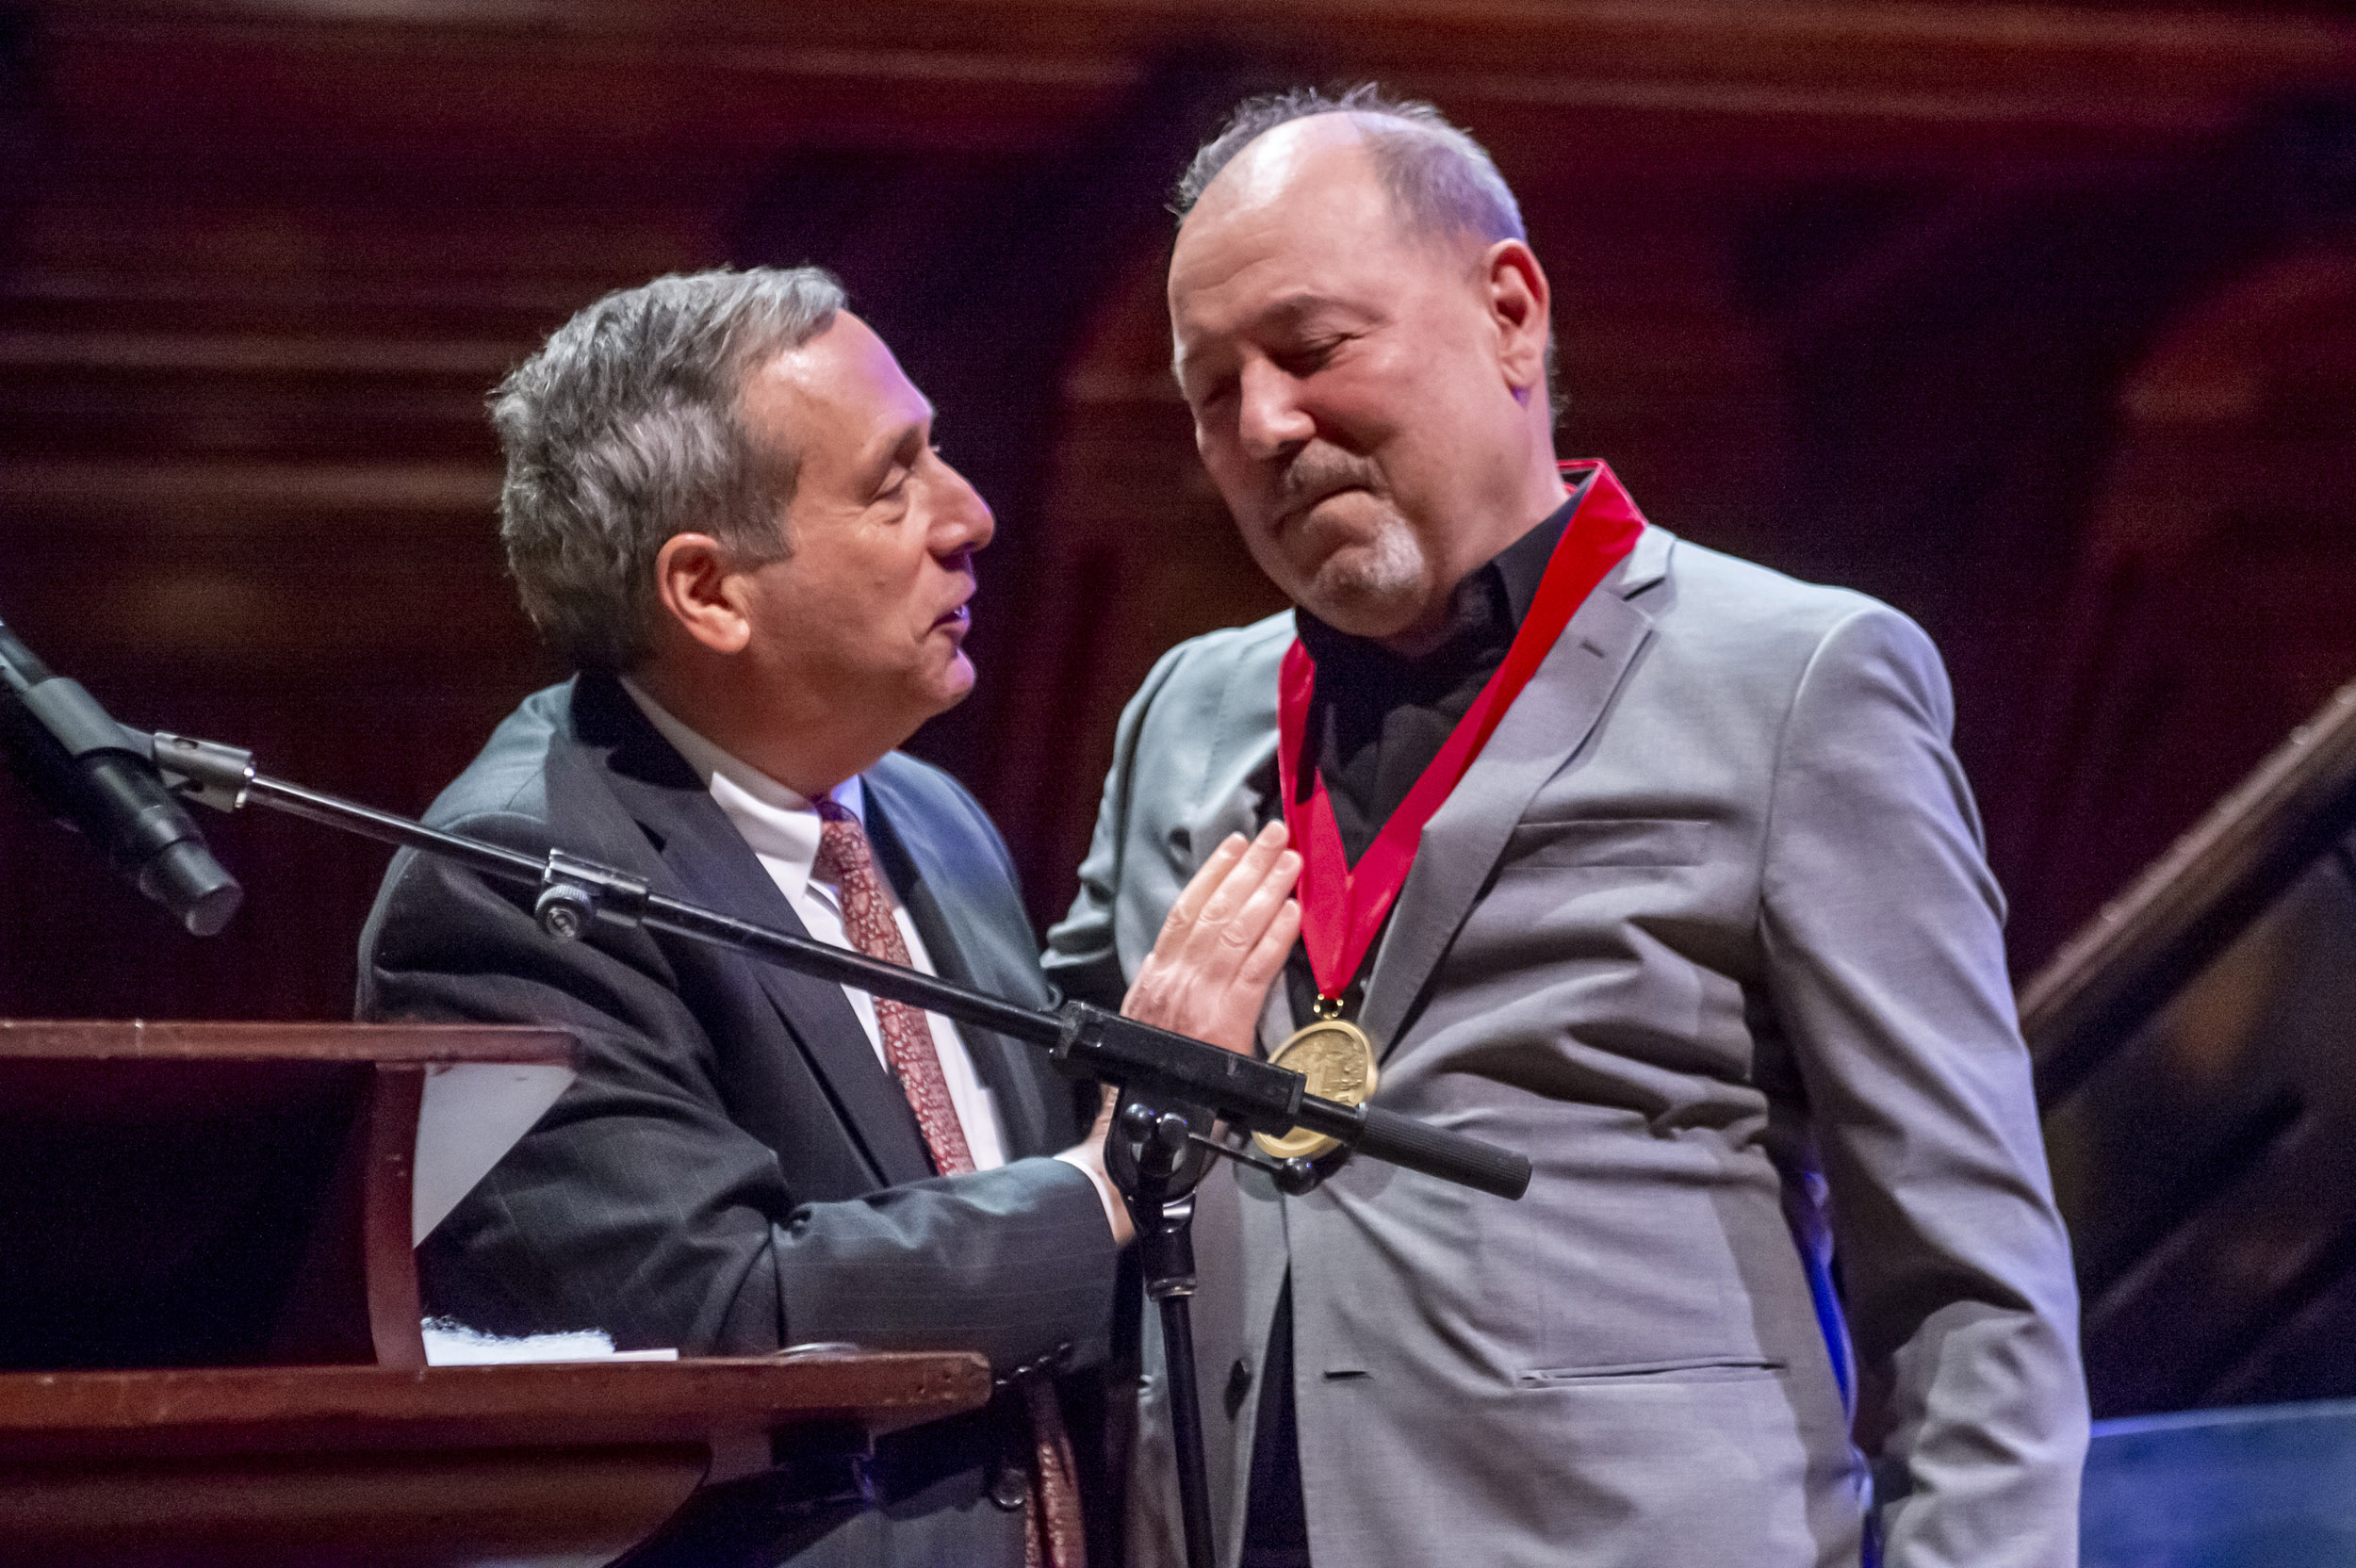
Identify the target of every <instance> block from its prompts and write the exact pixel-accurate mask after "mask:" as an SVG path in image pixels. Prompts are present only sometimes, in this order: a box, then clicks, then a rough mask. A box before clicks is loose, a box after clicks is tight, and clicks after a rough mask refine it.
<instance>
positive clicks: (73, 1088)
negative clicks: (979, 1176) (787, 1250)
mask: <svg viewBox="0 0 2356 1568" xmlns="http://www.w3.org/2000/svg"><path fill="white" fill-rule="evenodd" d="M572 1053H573V1046H572V1042H571V1040H570V1038H569V1037H566V1036H564V1035H563V1034H561V1033H558V1032H554V1031H548V1030H534V1029H490V1028H454V1027H439V1026H424V1025H324V1024H323V1025H262V1024H189V1023H182V1024H141V1023H86V1022H54V1023H53V1022H6V1021H0V1226H5V1229H0V1235H4V1236H5V1237H7V1238H8V1239H7V1241H6V1243H5V1244H4V1245H0V1367H6V1368H8V1370H6V1371H0V1563H5V1564H9V1565H14V1564H28V1565H29V1564H34V1563H39V1564H42V1565H44V1568H65V1565H69V1564H93V1565H95V1564H108V1565H129V1564H141V1565H151V1564H152V1565H163V1564H170V1565H172V1568H195V1565H199V1564H204V1565H211V1564H222V1565H226V1564H231V1563H236V1564H240V1565H257V1568H279V1565H285V1568H292V1565H294V1564H306V1565H310V1564H336V1565H352V1568H363V1565H365V1568H413V1565H414V1568H427V1565H432V1568H489V1565H491V1564H494V1563H496V1564H499V1565H502V1568H507V1565H516V1568H520V1565H523V1564H545V1565H548V1568H554V1565H557V1564H564V1565H567V1568H594V1565H597V1564H602V1563H605V1562H607V1561H610V1560H613V1559H614V1557H615V1556H617V1555H618V1554H620V1553H622V1552H624V1551H626V1550H627V1549H628V1548H630V1546H631V1545H633V1544H636V1543H638V1542H640V1541H642V1540H643V1539H645V1538H646V1536H647V1535H649V1534H651V1533H652V1532H653V1531H654V1530H655V1529H656V1528H657V1527H659V1526H660V1525H661V1524H662V1523H663V1520H664V1519H665V1518H667V1517H669V1516H670V1514H671V1513H672V1512H673V1511H676V1510H677V1509H678V1508H679V1506H680V1504H681V1503H683V1502H684V1501H685V1500H686V1499H687V1497H688V1496H689V1495H690V1494H692V1493H693V1492H694V1491H695V1488H696V1486H697V1485H698V1484H700V1483H702V1482H704V1481H707V1480H725V1479H729V1478H734V1477H737V1476H741V1475H744V1474H747V1473H749V1472H751V1471H754V1470H758V1469H761V1468H763V1467H765V1466H766V1465H767V1464H768V1463H769V1462H770V1457H771V1438H772V1435H773V1434H775V1433H779V1432H799V1433H802V1434H804V1435H805V1436H806V1437H807V1438H808V1439H809V1440H810V1441H811V1442H812V1443H814V1444H821V1445H825V1446H832V1447H836V1448H840V1447H841V1446H844V1445H846V1444H847V1445H850V1446H856V1445H858V1444H859V1443H861V1442H864V1441H866V1440H868V1439H872V1438H873V1437H875V1436H877V1435H880V1434H882V1433H884V1432H888V1431H892V1430H896V1429H900V1428H903V1427H908V1426H912V1425H914V1424H916V1423H918V1422H921V1421H927V1420H932V1419H934V1418H936V1417H939V1416H942V1415H948V1414H953V1413H957V1412H958V1411H963V1410H970V1409H973V1408H974V1407H977V1406H979V1405H980V1404H982V1403H983V1402H985V1401H986V1400H987V1399H988V1398H989V1397H990V1372H989V1368H988V1366H987V1364H985V1363H984V1362H983V1361H982V1360H981V1358H979V1357H976V1356H970V1355H880V1356H878V1355H855V1354H843V1353H823V1352H822V1353H818V1354H814V1355H808V1356H789V1357H773V1358H763V1359H753V1360H707V1361H687V1362H595V1361H593V1362H577V1363H564V1364H537V1365H506V1366H446V1367H428V1366H427V1365H426V1364H425V1353H424V1345H423V1341H422V1338H421V1336H420V1334H419V1331H418V1309H417V1267H416V1263H415V1258H414V1254H413V1252H412V1244H413V1240H414V1236H415V1233H417V1232H418V1231H420V1230H422V1229H423V1228H426V1227H427V1226H429V1225H430V1223H431V1219H432V1218H438V1215H432V1216H429V1215H428V1214H427V1213H426V1212H425V1211H424V1209H423V1208H422V1207H421V1201H422V1200H423V1199H424V1197H425V1195H426V1194H427V1192H428V1189H429V1188H433V1187H435V1186H437V1185H438V1187H439V1188H440V1190H441V1191H442V1193H443V1198H442V1199H441V1200H439V1201H444V1202H447V1201H455V1200H454V1197H451V1196H450V1189H451V1187H452V1185H453V1183H452V1181H451V1180H450V1177H449V1173H448V1172H447V1171H444V1172H439V1173H438V1180H436V1179H435V1178H436V1177H437V1173H436V1172H434V1171H432V1170H429V1171H428V1172H427V1176H428V1178H429V1179H428V1180H426V1181H418V1180H417V1179H416V1178H417V1169H416V1167H417V1156H418V1151H419V1148H420V1133H421V1129H420V1111H421V1108H422V1107H425V1106H427V1105H428V1104H429V1103H441V1104H443V1105H444V1107H445V1113H446V1114H444V1115H442V1116H441V1117H440V1118H439V1120H440V1121H441V1122H443V1123H464V1122H465V1121H466V1119H467V1117H468V1115H469V1114H471V1113H472V1111H473V1110H474V1109H475V1108H474V1107H470V1106H468V1105H466V1103H463V1102H464V1100H465V1098H466V1095H465V1094H464V1093H462V1092H460V1091H461V1090H465V1089H467V1088H468V1087H469V1086H472V1087H479V1088H481V1089H482V1090H483V1094H484V1095H487V1096H491V1097H494V1098H496V1096H497V1094H498V1093H499V1092H501V1089H500V1086H499V1079H500V1077H501V1070H508V1071H507V1072H506V1074H505V1075H506V1076H507V1077H509V1078H515V1079H520V1078H522V1077H524V1076H526V1075H529V1074H530V1073H532V1072H534V1071H537V1072H540V1073H542V1074H544V1075H545V1074H546V1073H547V1072H548V1071H549V1070H559V1071H561V1072H563V1073H568V1072H569V1068H570V1064H571V1060H572ZM466 1073H472V1074H473V1075H474V1076H473V1078H471V1079H467V1078H466V1077H465V1076H464V1075H465V1074H466ZM452 1086H456V1087H452ZM542 1092H543V1093H545V1092H547V1091H546V1089H545V1086H544V1087H543V1089H542ZM543 1103H545V1102H544V1101H543ZM526 1111H527V1112H529V1104H528V1103H527V1105H526ZM533 1114H536V1113H533ZM475 1119H476V1120H477V1121H480V1120H481V1117H480V1116H479V1115H478V1116H476V1117H475ZM511 1119H512V1118H511ZM425 1120H426V1123H427V1125H426V1127H425V1128H424V1135H425V1138H424V1141H425V1145H426V1147H427V1148H428V1150H429V1152H433V1153H435V1154H436V1157H438V1158H442V1159H445V1160H447V1159H450V1158H465V1157H466V1156H465V1155H463V1154H462V1155H457V1156H453V1155H451V1154H450V1150H452V1149H454V1148H457V1147H459V1145H458V1144H457V1143H453V1142H452V1140H451V1138H450V1136H448V1135H441V1134H437V1133H436V1131H435V1127H434V1122H435V1121H436V1118H435V1117H434V1116H428V1117H427V1118H426V1119H425ZM524 1123H525V1124H526V1125H528V1123H529V1116H528V1115H527V1116H525V1118H524ZM522 1130H523V1128H522V1126H515V1127H513V1129H512V1131H509V1132H507V1133H506V1134H505V1136H506V1137H508V1138H512V1137H513V1136H514V1135H515V1134H518V1133H520V1132H521V1131H522ZM475 1132H476V1133H477V1134H478V1135H480V1134H481V1133H482V1129H481V1128H480V1127H477V1128H475ZM461 1141H463V1140H461ZM477 1141H478V1143H479V1142H480V1137H479V1136H478V1140H477ZM502 1147H503V1145H502ZM472 1157H473V1158H474V1159H475V1161H476V1163H478V1164H487V1161H488V1159H489V1158H495V1157H496V1149H493V1150H491V1151H490V1152H488V1153H487V1154H486V1153H485V1152H483V1150H482V1149H480V1148H478V1149H476V1150H475V1151H474V1152H473V1155H472ZM429 1163H431V1162H429ZM469 1168H471V1167H469ZM459 1179H460V1180H462V1181H463V1180H466V1179H468V1178H466V1177H465V1175H464V1173H463V1172H461V1174H460V1178H459Z"/></svg>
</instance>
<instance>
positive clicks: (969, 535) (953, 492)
mask: <svg viewBox="0 0 2356 1568" xmlns="http://www.w3.org/2000/svg"><path fill="white" fill-rule="evenodd" d="M933 462H934V463H936V464H938V465H939V466H940V473H939V476H938V479H939V483H938V484H937V485H936V487H935V494H936V497H937V504H936V506H935V508H934V512H933V526H932V547H933V553H934V554H935V555H939V556H951V555H960V554H970V553H971V552H973V551H974V550H978V549H980V548H982V547H984V546H986V545H988V544H989V543H990V538H991V536H992V535H993V534H995V533H996V532H997V531H998V520H997V518H995V517H993V516H992V515H990V503H989V502H988V501H986V500H984V499H982V493H981V492H980V491H979V490H976V489H974V488H973V483H972V482H970V481H969V480H967V479H966V477H965V476H964V475H963V474H961V473H958V472H957V470H956V469H955V468H953V467H951V466H949V465H948V463H947V462H946V461H944V460H943V459H941V457H939V456H935V457H934V458H933Z"/></svg>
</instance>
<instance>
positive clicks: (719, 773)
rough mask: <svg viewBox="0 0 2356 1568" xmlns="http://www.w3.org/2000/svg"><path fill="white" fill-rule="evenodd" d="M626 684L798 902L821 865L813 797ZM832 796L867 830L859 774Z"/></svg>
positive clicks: (624, 680)
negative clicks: (707, 736) (812, 870)
mask: <svg viewBox="0 0 2356 1568" xmlns="http://www.w3.org/2000/svg"><path fill="white" fill-rule="evenodd" d="M621 681H622V690H624V691H625V692H628V693H629V694H630V700H631V701H632V702H635V703H636V704H638V707H639V711H641V712H643V713H645V714H646V722H647V723H648V724H651V725H653V726H654V727H655V729H656V731H657V732H658V733H660V734H661V735H662V737H663V739H664V740H666V741H668V742H670V743H671V746H672V748H673V749H674V750H676V751H677V752H678V753H679V756H681V757H682V758H684V759H686V760H687V765H688V766H689V767H691V768H693V769H695V776H696V777H698V778H700V779H702V780H703V782H704V788H705V789H707V790H709V791H711V792H712V802H713V804H715V805H717V806H718V807H719V808H720V810H721V813H722V814H723V815H724V816H726V817H727V818H728V821H729V823H730V824H732V825H734V826H735V828H736V831H737V832H738V833H739V834H740V835H742V836H743V838H744V842H745V843H746V844H748V845H750V846H751V848H752V852H753V853H754V854H755V855H757V856H759V857H760V858H761V863H762V864H763V865H764V866H766V867H767V868H768V870H769V874H770V875H771V877H772V878H773V879H775V880H776V881H777V886H778V888H779V890H781V891H783V892H784V893H785V895H786V897H787V899H788V900H789V901H799V899H800V898H801V897H802V894H803V891H804V890H805V889H807V888H808V887H809V885H810V868H811V867H812V866H814V865H815V864H817V861H818V838H819V832H820V829H821V827H822V823H821V821H820V818H819V816H818V808H817V807H816V806H815V805H813V804H812V803H811V802H810V800H809V798H808V797H806V796H804V795H802V794H800V793H798V792H795V791H794V790H791V789H788V788H787V787H786V786H785V785H783V784H780V783H778V782H777V780H776V779H774V778H772V777H770V776H768V775H767V774H765V773H762V772H761V770H760V769H759V768H756V767H754V766H753V765H752V764H751V763H749V762H746V761H744V760H743V759H742V758H738V757H734V756H731V755H730V754H729V753H728V752H726V751H723V750H721V749H720V747H718V746H716V745H714V744H713V743H712V742H710V741H709V740H706V739H705V738H704V737H703V736H702V735H700V734H698V733H696V732H695V730H693V729H690V728H689V727H687V726H686V725H685V724H684V723H683V722H681V721H680V720H679V717H678V716H677V715H676V714H674V713H672V712H671V711H670V710H668V709H666V708H664V707H663V705H662V704H661V703H659V702H657V701H655V699H654V698H653V697H651V696H649V695H647V694H646V689H645V688H644V687H642V686H640V685H639V684H638V683H637V682H636V681H634V680H632V679H630V677H628V676H624V677H622V678H621ZM828 794H829V795H830V796H831V797H832V799H833V800H834V802H835V804H836V805H838V806H840V807H842V808H843V809H844V810H846V811H848V812H850V813H851V815H852V816H854V817H856V818H858V819H859V825H860V826H861V827H862V828H863V827H864V826H865V825H866V823H867V792H866V791H865V790H864V789H862V788H861V787H860V784H859V776H858V775H857V774H853V775H852V776H850V777H848V778H846V779H844V780H843V782H842V783H840V784H838V785H836V786H835V787H834V788H833V789H832V790H830V791H829V792H828Z"/></svg>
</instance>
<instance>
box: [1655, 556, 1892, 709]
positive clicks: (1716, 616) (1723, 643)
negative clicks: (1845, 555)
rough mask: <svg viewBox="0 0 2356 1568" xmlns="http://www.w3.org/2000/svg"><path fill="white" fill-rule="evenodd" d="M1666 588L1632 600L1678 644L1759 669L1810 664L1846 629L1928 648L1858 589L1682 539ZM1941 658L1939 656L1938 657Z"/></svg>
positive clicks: (1883, 640)
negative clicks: (1801, 576) (1807, 577)
mask: <svg viewBox="0 0 2356 1568" xmlns="http://www.w3.org/2000/svg"><path fill="white" fill-rule="evenodd" d="M1663 587H1664V589H1665V591H1659V592H1658V599H1657V602H1652V603H1648V602H1647V601H1648V600H1651V599H1654V597H1655V591H1647V592H1640V593H1639V594H1637V595H1636V596H1634V599H1633V602H1634V603H1635V604H1636V605H1637V606H1638V607H1639V608H1641V609H1645V610H1647V611H1648V613H1653V614H1654V617H1655V624H1656V626H1657V627H1658V629H1660V630H1661V632H1663V633H1664V634H1665V635H1667V636H1668V637H1669V638H1671V639H1672V640H1673V641H1676V642H1679V643H1683V644H1686V645H1692V646H1693V647H1695V648H1696V649H1697V650H1702V651H1706V652H1707V653H1709V654H1710V656H1712V657H1714V658H1718V659H1723V660H1729V661H1734V662H1739V663H1741V664H1742V665H1746V666H1750V667H1753V668H1755V669H1756V670H1757V672H1758V673H1759V674H1760V675H1762V676H1765V675H1769V674H1770V673H1771V672H1773V671H1776V670H1780V669H1782V668H1783V667H1784V666H1786V665H1789V664H1792V663H1794V662H1797V663H1799V664H1802V665H1804V664H1806V663H1807V662H1809V661H1810V660H1812V659H1814V658H1815V657H1817V656H1818V654H1819V653H1820V651H1821V650H1822V649H1824V647H1825V646H1826V645H1828V644H1831V643H1833V642H1835V641H1836V640H1837V639H1838V638H1839V637H1840V636H1841V634H1842V633H1844V632H1850V631H1853V630H1854V631H1856V632H1857V633H1860V634H1861V635H1862V636H1863V637H1864V638H1866V639H1867V640H1871V641H1873V642H1877V643H1892V642H1894V643H1898V644H1904V645H1910V646H1914V647H1919V648H1920V649H1921V650H1922V651H1923V652H1924V653H1929V651H1930V642H1929V639H1928V638H1927V637H1926V636H1924V634H1923V632H1922V629H1921V628H1919V627H1918V626H1916V625H1915V623H1914V622H1913V621H1912V620H1911V619H1909V618H1908V617H1907V616H1906V614H1905V613H1903V612H1901V611H1898V610H1895V609H1892V608H1891V607H1890V606H1889V605H1887V604H1884V603H1883V602H1882V601H1881V600H1879V599H1877V598H1874V597H1873V596H1871V595H1869V594H1861V593H1858V592H1857V590H1855V589H1853V588H1841V587H1835V586H1833V585H1830V584H1827V583H1821V582H1808V581H1805V580H1801V579H1799V578H1795V577H1792V576H1790V575H1788V574H1787V573H1784V572H1780V571H1777V570H1775V568H1774V567H1772V566H1762V565H1760V564H1759V563H1757V562H1755V561H1745V560H1743V559H1742V558H1741V557H1740V556H1733V555H1728V554H1726V552H1725V551H1723V550H1714V549H1710V548H1709V547H1706V546H1702V545H1696V544H1694V543H1693V541H1692V540H1690V539H1682V538H1680V539H1677V541H1676V543H1675V547H1674V549H1673V551H1672V552H1671V553H1670V556H1669V564H1668V571H1667V574H1666V577H1665V580H1664V584H1663ZM1934 657H1935V656H1934Z"/></svg>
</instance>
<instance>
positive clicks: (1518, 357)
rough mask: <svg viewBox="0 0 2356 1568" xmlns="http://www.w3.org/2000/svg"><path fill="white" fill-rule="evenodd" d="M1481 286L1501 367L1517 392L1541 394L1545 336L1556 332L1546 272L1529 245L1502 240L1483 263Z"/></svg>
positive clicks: (1514, 240) (1543, 379)
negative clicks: (1533, 390) (1549, 314)
mask: <svg viewBox="0 0 2356 1568" xmlns="http://www.w3.org/2000/svg"><path fill="white" fill-rule="evenodd" d="M1481 287H1482V289H1483V290H1484V292H1485V297H1486V302H1487V305H1488V309H1489V319H1490V322H1491V324H1492V325H1494V326H1495V327H1496V328H1497V368H1499V369H1500V370H1502V371H1503V372H1504V374H1505V379H1506V382H1507V384H1509V385H1511V386H1512V387H1513V390H1514V391H1515V392H1516V393H1520V392H1523V391H1526V390H1529V389H1530V388H1537V389H1539V390H1541V391H1543V390H1544V388H1545V386H1546V338H1547V335H1548V334H1549V333H1550V332H1551V331H1552V330H1553V322H1552V319H1551V318H1550V317H1549V316H1548V315H1547V306H1548V305H1549V304H1550V303H1551V302H1552V301H1553V297H1554V296H1553V292H1552V291H1551V290H1550V289H1548V288H1547V286H1546V270H1545V269H1544V268H1541V267H1540V266H1539V265H1538V258H1537V257H1536V256H1535V255H1533V254H1531V253H1530V247H1529V246H1527V245H1525V244H1523V243H1522V242H1521V241H1520V240H1518V239H1500V240H1498V241H1497V243H1496V244H1494V245H1492V246H1490V247H1489V249H1488V251H1487V252H1486V253H1484V254H1483V255H1482V257H1481Z"/></svg>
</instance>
